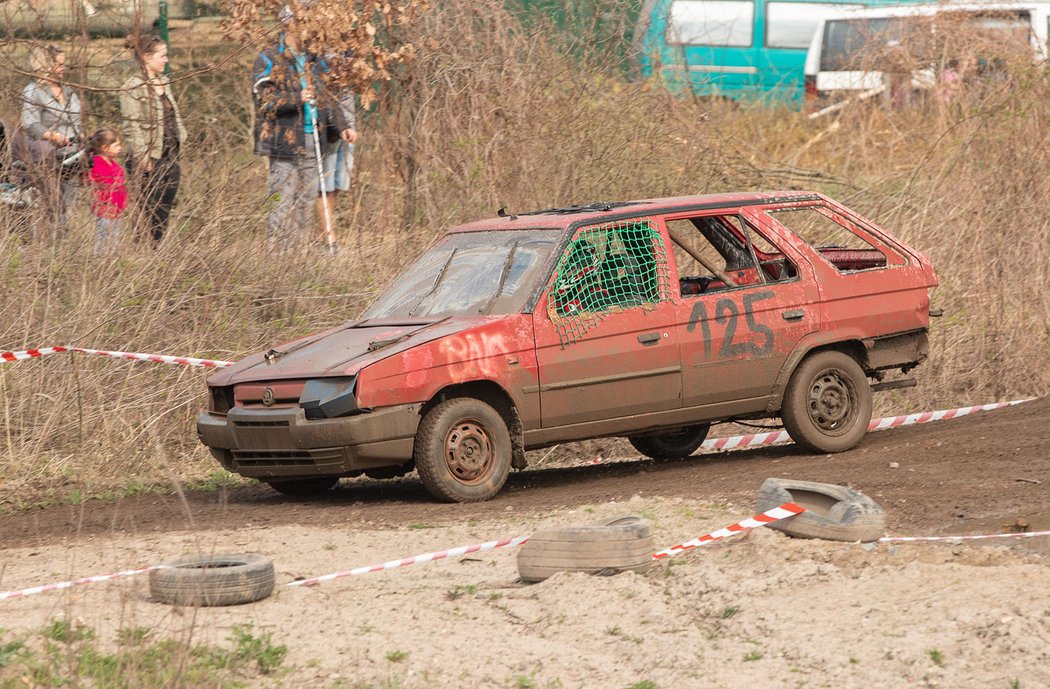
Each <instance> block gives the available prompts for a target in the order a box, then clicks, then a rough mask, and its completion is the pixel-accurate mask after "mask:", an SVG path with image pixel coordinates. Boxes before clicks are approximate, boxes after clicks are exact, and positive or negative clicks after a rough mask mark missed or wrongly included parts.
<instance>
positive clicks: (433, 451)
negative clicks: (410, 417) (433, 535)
mask: <svg viewBox="0 0 1050 689" xmlns="http://www.w3.org/2000/svg"><path fill="white" fill-rule="evenodd" d="M413 456H414V457H415V462H416V471H417V472H418V473H419V479H420V481H422V482H423V486H424V487H425V488H426V489H427V490H428V491H429V492H430V494H431V495H433V496H434V497H435V498H437V499H438V500H441V501H443V502H479V501H481V500H488V499H489V498H491V497H492V496H494V495H496V493H498V492H499V491H500V488H502V487H503V484H504V483H505V482H506V480H507V474H509V473H510V461H511V444H510V432H509V431H508V430H507V424H506V422H505V421H504V420H503V417H502V416H500V415H499V413H498V412H497V411H496V410H495V409H493V408H492V407H490V406H489V405H487V404H485V403H484V402H482V401H480V400H476V399H473V398H470V397H459V398H456V399H451V400H446V401H445V402H442V403H441V404H439V405H437V406H436V407H434V408H433V409H431V410H430V411H429V412H427V415H426V416H424V417H423V421H422V422H421V423H420V424H419V430H418V431H417V432H416V442H415V448H414V450H413Z"/></svg>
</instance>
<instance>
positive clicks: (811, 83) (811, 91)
mask: <svg viewBox="0 0 1050 689" xmlns="http://www.w3.org/2000/svg"><path fill="white" fill-rule="evenodd" d="M805 88H806V100H807V101H814V100H816V99H817V98H818V96H819V95H820V94H818V93H817V75H816V74H807V75H806V81H805Z"/></svg>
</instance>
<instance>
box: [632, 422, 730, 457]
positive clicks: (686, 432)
mask: <svg viewBox="0 0 1050 689" xmlns="http://www.w3.org/2000/svg"><path fill="white" fill-rule="evenodd" d="M709 430H711V424H709V423H701V424H697V425H695V426H684V427H682V428H678V429H675V430H672V431H658V432H656V433H645V434H642V435H632V436H628V438H627V440H628V441H630V443H631V445H632V446H633V447H634V449H636V450H638V451H639V452H641V453H642V454H643V455H645V456H646V457H650V458H652V459H678V458H680V457H688V456H689V455H691V454H693V453H694V452H696V450H697V448H698V447H700V446H701V445H703V444H704V440H705V439H706V438H707V432H708V431H709Z"/></svg>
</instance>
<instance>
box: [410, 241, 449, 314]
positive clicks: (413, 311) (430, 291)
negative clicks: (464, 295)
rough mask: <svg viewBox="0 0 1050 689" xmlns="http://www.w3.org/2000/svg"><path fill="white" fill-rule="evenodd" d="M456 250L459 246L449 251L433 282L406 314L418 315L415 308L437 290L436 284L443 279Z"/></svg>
mask: <svg viewBox="0 0 1050 689" xmlns="http://www.w3.org/2000/svg"><path fill="white" fill-rule="evenodd" d="M458 252H459V247H456V248H455V249H453V250H452V253H450V254H449V255H448V260H446V261H445V265H443V266H441V270H440V271H439V272H438V274H437V277H436V278H434V284H432V285H431V286H430V289H428V290H427V291H426V292H425V293H424V294H423V296H421V297H420V298H419V301H417V302H416V303H415V304H414V305H413V306H412V308H410V309H409V310H408V315H410V316H418V315H419V314H418V313H416V309H418V308H419V305H420V304H422V303H423V302H424V301H426V298H427V297H429V296H430V295H431V294H433V293H434V292H435V291H436V290H437V288H438V285H440V284H441V280H443V279H444V277H445V273H446V272H448V267H449V265H451V263H452V259H453V258H455V256H456V254H457V253H458Z"/></svg>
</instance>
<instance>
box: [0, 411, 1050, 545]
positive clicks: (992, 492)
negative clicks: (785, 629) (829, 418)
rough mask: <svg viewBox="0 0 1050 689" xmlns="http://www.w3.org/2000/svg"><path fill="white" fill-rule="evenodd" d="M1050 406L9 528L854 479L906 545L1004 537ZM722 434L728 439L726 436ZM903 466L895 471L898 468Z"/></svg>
mask: <svg viewBox="0 0 1050 689" xmlns="http://www.w3.org/2000/svg"><path fill="white" fill-rule="evenodd" d="M1048 427H1050V399H1048V398H1042V399H1039V400H1036V401H1034V402H1029V403H1026V404H1023V405H1019V406H1017V407H1012V408H1009V409H1004V410H999V411H994V412H982V413H979V414H976V415H972V416H967V417H963V418H961V419H955V420H951V421H941V422H935V423H932V424H927V425H921V426H911V427H907V428H902V429H896V430H889V431H880V432H877V433H872V434H869V435H868V436H867V438H866V439H865V440H864V442H863V443H862V444H861V445H860V446H859V447H858V448H857V449H855V450H852V451H850V452H846V453H843V454H839V455H821V456H811V455H801V454H798V449H797V448H795V447H794V446H786V447H779V448H765V449H757V450H747V451H738V452H730V453H722V454H709V455H700V456H694V457H692V458H690V459H688V460H683V461H676V462H664V463H656V462H652V461H642V460H637V461H622V462H615V463H609V464H597V465H594V464H588V465H586V466H577V467H569V468H558V469H535V470H528V471H525V472H522V473H516V474H514V475H512V476H511V477H510V480H509V481H508V483H507V486H506V487H505V488H504V491H503V492H502V493H501V494H500V495H499V496H497V497H496V499H494V500H491V501H489V502H486V503H480V504H471V505H445V504H438V503H434V502H432V501H431V499H430V498H429V496H428V495H427V494H426V492H425V491H424V490H423V488H422V486H421V485H420V484H419V482H418V481H417V480H416V479H415V478H414V477H409V478H406V479H402V480H399V481H370V480H356V481H352V482H344V484H342V485H341V486H340V487H339V488H338V489H336V490H335V491H333V492H332V494H331V495H330V496H328V497H326V498H324V499H321V500H313V501H294V500H291V499H289V498H285V497H282V496H280V495H277V494H276V493H274V492H273V491H271V490H270V489H269V488H267V487H265V486H259V487H246V488H238V489H233V490H228V491H221V492H196V493H189V494H187V495H186V501H185V502H184V501H183V500H182V499H180V498H179V497H178V496H175V495H168V496H161V495H155V494H154V495H141V496H135V497H132V498H127V499H124V500H122V501H120V502H117V503H101V502H89V503H86V504H84V505H80V506H64V507H56V508H51V509H46V510H37V511H31V512H26V513H21V514H16V515H8V516H5V517H3V518H2V519H0V542H2V543H4V545H5V547H7V548H14V547H20V546H36V545H44V544H55V543H60V542H63V541H64V540H66V539H69V538H70V537H75V536H87V535H104V534H113V535H116V534H124V535H136V534H137V535H147V534H155V533H158V532H172V531H182V530H195V531H196V530H213V529H224V530H229V529H236V528H238V527H246V526H249V525H251V526H253V527H260V526H279V525H294V524H303V525H315V526H327V525H331V526H334V525H342V526H350V527H354V526H359V527H364V526H365V525H368V526H369V528H374V527H375V526H394V527H396V526H406V525H413V524H426V525H440V524H453V523H456V522H463V521H466V520H472V519H473V520H484V519H487V518H501V517H505V516H507V513H508V512H511V513H512V514H518V515H522V514H532V513H538V512H543V511H548V510H551V509H553V508H562V507H575V506H579V505H586V504H595V503H602V502H606V501H613V500H617V501H622V500H626V499H629V498H630V497H631V496H634V495H643V496H646V497H657V496H659V497H683V498H689V499H699V500H711V501H726V502H729V503H732V504H734V505H736V506H740V508H741V509H746V508H745V506H746V505H748V504H749V503H751V502H753V500H754V496H755V490H756V489H757V487H758V485H759V484H760V483H761V482H762V480H764V479H765V478H767V477H769V476H784V477H791V478H799V479H806V480H814V481H824V482H830V483H848V484H850V485H852V486H853V487H855V488H858V489H859V490H862V491H864V492H865V493H867V494H869V495H871V496H872V497H874V498H875V499H876V500H878V501H879V502H880V503H881V504H882V505H883V506H884V507H885V508H886V509H887V511H888V512H889V527H890V529H891V531H893V532H896V533H901V534H907V535H922V534H949V533H950V534H963V533H977V532H999V531H1003V530H1004V528H1005V527H1006V526H1008V525H1010V524H1013V523H1015V522H1016V521H1017V519H1019V518H1024V519H1026V520H1027V521H1028V522H1029V524H1030V529H1031V530H1043V529H1050V500H1048V498H1050V494H1048V492H1047V491H1048V489H1050V453H1048V452H1047V451H1046V448H1045V443H1044V435H1045V432H1046V429H1047V428H1048ZM716 431H717V429H716ZM892 464H896V466H891V465H892Z"/></svg>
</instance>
